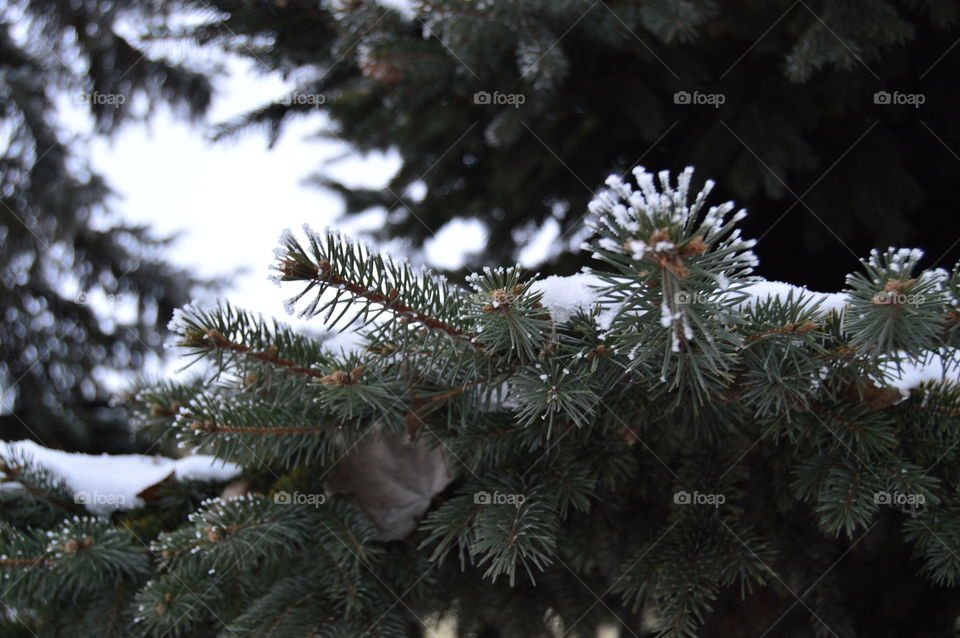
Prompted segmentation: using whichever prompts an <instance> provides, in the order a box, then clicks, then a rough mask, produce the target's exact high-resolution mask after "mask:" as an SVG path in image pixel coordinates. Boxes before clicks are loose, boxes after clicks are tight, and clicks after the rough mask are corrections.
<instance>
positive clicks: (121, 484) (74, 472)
mask: <svg viewBox="0 0 960 638" xmlns="http://www.w3.org/2000/svg"><path fill="white" fill-rule="evenodd" d="M0 456H2V457H3V458H6V459H10V458H17V459H21V458H25V459H27V460H29V461H31V462H32V463H33V464H35V465H37V466H39V467H43V468H45V469H46V470H47V471H49V472H50V473H51V474H54V475H56V476H58V477H60V478H62V479H63V481H64V483H66V485H67V487H68V488H69V489H70V490H72V491H73V492H74V499H75V501H76V502H77V503H80V504H83V505H84V506H85V507H86V508H87V511H89V512H90V513H91V514H95V515H97V516H109V515H110V513H111V512H114V511H117V510H129V509H136V508H138V507H143V505H144V504H145V503H144V500H143V499H141V498H139V497H138V496H137V494H139V493H140V492H142V491H143V490H144V489H146V488H148V487H150V486H151V485H156V484H157V483H159V482H160V481H162V480H164V479H165V478H167V477H168V476H170V475H171V474H172V475H173V477H174V478H175V479H176V480H180V481H184V480H189V479H193V480H197V481H227V480H229V479H231V478H233V477H235V476H237V475H238V474H239V473H240V472H241V471H242V468H241V467H240V466H239V465H236V464H234V463H229V462H227V461H223V460H221V459H218V458H216V457H214V456H208V455H196V456H188V457H185V458H182V459H169V458H166V457H162V456H146V455H143V454H117V455H109V454H101V455H95V454H79V453H71V452H64V451H62V450H51V449H49V448H45V447H43V446H42V445H39V444H37V443H35V442H33V441H14V442H7V441H0ZM19 487H20V484H19V483H6V484H3V485H2V489H18V488H19Z"/></svg>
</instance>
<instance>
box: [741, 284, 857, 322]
mask: <svg viewBox="0 0 960 638" xmlns="http://www.w3.org/2000/svg"><path fill="white" fill-rule="evenodd" d="M738 292H740V293H746V294H747V295H749V298H747V299H745V300H744V301H743V302H742V303H741V304H740V307H741V308H742V307H744V306H749V305H752V304H753V303H754V302H755V301H766V300H767V299H770V298H774V297H775V298H777V299H781V300H783V301H786V300H787V297H788V296H789V295H790V293H791V292H792V293H793V299H794V301H796V300H797V299H800V296H801V295H802V296H803V298H804V299H812V300H813V303H816V302H820V307H819V309H818V311H819V312H820V314H823V315H828V314H830V313H831V312H832V311H834V310H836V311H837V312H843V309H844V308H845V307H846V305H847V295H846V293H842V292H813V291H812V290H807V289H806V288H804V287H802V286H794V285H793V284H787V283H784V282H782V281H765V280H761V281H758V282H757V283H753V284H749V285H747V286H744V287H743V288H740V289H739V290H738Z"/></svg>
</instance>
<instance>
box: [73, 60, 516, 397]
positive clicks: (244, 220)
mask: <svg viewBox="0 0 960 638" xmlns="http://www.w3.org/2000/svg"><path fill="white" fill-rule="evenodd" d="M225 65H226V69H227V71H228V73H226V74H224V75H221V76H218V77H216V78H215V80H214V81H215V83H216V84H215V87H216V94H215V97H214V101H213V104H212V107H211V109H210V112H209V114H208V116H207V118H206V121H205V122H204V123H203V124H190V123H188V122H185V121H183V120H182V119H180V118H179V117H177V115H176V114H173V113H171V112H170V111H169V110H168V109H166V108H159V109H158V110H157V111H156V112H155V113H154V114H153V115H152V116H151V117H150V118H149V120H148V121H147V122H145V123H142V124H141V123H129V124H127V125H125V126H124V127H123V128H121V130H120V131H119V132H118V133H117V134H116V135H115V136H114V137H113V138H112V139H104V138H100V137H97V136H93V137H91V138H90V141H89V145H88V146H87V148H86V149H85V150H86V152H87V154H88V157H89V161H90V165H91V168H92V169H93V170H94V171H96V172H98V173H100V174H101V175H103V176H104V177H105V178H106V180H107V182H108V183H109V184H110V186H111V187H112V188H113V189H114V191H116V193H117V195H118V198H117V199H116V200H115V201H114V202H113V206H111V209H112V211H113V212H114V213H117V214H119V216H120V217H121V218H122V219H123V220H125V221H128V222H132V223H144V224H148V225H149V226H151V227H152V228H153V229H154V230H155V231H156V232H157V233H158V234H160V235H170V234H174V233H180V239H179V240H178V241H177V243H176V244H175V246H174V248H173V250H172V251H171V253H170V255H169V260H170V261H172V262H173V263H175V264H179V265H183V266H187V267H189V268H191V269H192V270H193V271H194V272H196V273H198V274H199V275H201V276H211V277H212V276H218V275H227V276H228V278H229V280H230V281H231V282H232V286H231V288H230V289H228V290H227V291H225V293H224V294H223V297H224V298H225V299H227V300H229V301H230V303H231V304H233V305H235V306H238V307H240V308H244V309H246V310H251V311H255V312H258V313H261V314H263V315H264V316H268V317H269V316H274V317H278V318H280V319H281V320H282V321H284V322H287V323H290V324H293V325H301V326H304V325H306V323H307V322H305V321H303V320H299V319H297V318H295V317H290V316H288V315H287V314H286V313H285V312H284V309H283V300H284V299H287V298H289V297H290V296H292V295H293V294H294V293H295V292H297V291H298V290H297V288H296V286H294V285H290V286H285V287H282V288H281V287H277V286H276V285H275V284H273V283H272V282H271V281H269V280H268V276H269V275H270V274H272V271H271V269H270V266H271V265H272V264H273V263H274V261H275V258H274V249H275V248H276V247H277V246H278V245H279V238H280V235H281V233H282V231H283V230H284V229H286V228H290V229H292V230H293V231H294V233H295V234H300V236H302V229H301V227H302V225H303V224H304V223H306V224H309V225H310V226H311V227H312V228H314V229H316V230H322V229H323V228H324V227H325V226H328V225H334V224H335V223H336V225H338V226H339V227H340V228H341V229H342V230H344V231H345V232H348V233H350V232H351V229H356V228H363V227H365V226H367V227H369V225H370V224H371V223H373V224H376V223H377V217H378V215H376V214H374V215H372V219H371V218H370V217H371V216H367V218H366V219H357V220H352V222H353V223H344V222H343V221H341V222H339V223H337V218H338V217H339V216H340V214H341V213H342V211H343V205H342V202H341V201H340V199H339V197H337V196H336V195H335V194H333V193H329V192H327V191H325V190H323V189H320V188H317V187H312V186H308V185H306V184H304V180H305V178H307V177H308V176H309V175H311V174H312V173H314V172H317V171H319V170H320V169H323V170H324V171H326V172H327V173H328V174H331V175H333V176H334V177H336V178H338V179H340V180H342V181H344V182H346V183H348V184H350V185H365V186H372V187H376V186H381V185H384V184H386V182H387V180H388V179H389V178H390V177H391V176H392V175H393V174H394V173H395V172H396V170H397V169H398V168H399V165H400V161H399V157H398V156H397V155H396V154H395V153H386V154H381V153H375V154H369V155H366V156H360V155H358V154H356V153H353V152H352V151H351V149H350V148H349V147H347V146H346V145H344V144H342V143H339V142H330V141H327V140H321V139H318V138H317V137H316V133H317V132H318V131H319V130H321V129H322V128H323V127H324V122H325V120H324V117H323V114H322V113H319V112H318V114H317V115H316V116H315V117H309V118H301V119H295V120H291V122H290V124H289V125H288V126H287V128H286V129H285V130H284V133H283V135H282V136H281V138H280V139H279V141H278V142H277V144H275V145H274V147H273V148H272V149H268V148H267V136H266V134H265V133H264V131H263V130H262V129H256V128H254V129H250V130H249V131H247V132H245V133H242V134H241V135H239V136H236V137H234V138H232V139H229V140H225V141H221V142H217V143H212V142H209V141H208V133H209V131H210V130H211V129H212V126H213V125H214V124H217V123H220V122H224V121H227V120H230V119H232V118H234V117H236V116H238V115H240V114H242V113H245V112H247V111H249V110H251V109H253V108H256V107H259V106H262V105H263V104H265V103H267V102H270V101H272V100H276V99H279V98H280V97H281V96H283V95H285V94H287V93H288V92H290V91H291V90H292V89H293V88H294V85H293V83H290V82H284V81H283V80H282V79H281V78H280V77H279V76H277V75H270V76H263V75H261V74H260V73H258V72H256V69H255V68H254V65H253V64H252V63H250V62H248V61H246V60H242V59H239V58H232V59H228V60H226V61H225ZM61 107H62V115H63V118H64V121H65V122H67V124H68V126H71V127H73V128H75V130H78V131H84V132H86V133H88V132H89V130H90V126H91V124H92V123H91V120H90V119H89V116H88V115H87V114H86V113H85V111H84V107H82V106H79V105H78V104H77V103H76V102H74V103H71V102H70V101H69V99H66V100H64V101H63V102H62V104H61ZM325 162H332V163H327V164H325ZM407 201H408V203H412V202H411V200H410V199H407ZM484 241H485V237H484V232H483V229H482V225H480V224H479V223H476V222H460V221H458V222H453V223H451V224H449V225H448V226H447V227H445V228H443V229H439V232H438V233H437V235H436V237H435V238H434V239H432V240H430V241H428V243H427V245H426V246H425V254H426V257H427V260H428V261H429V262H431V263H433V264H436V265H438V266H441V267H448V268H455V267H458V266H459V265H461V264H462V260H463V256H464V255H465V254H466V253H468V252H472V251H476V250H479V249H481V248H482V246H483V243H484ZM533 258H535V256H534V257H533ZM203 301H211V302H212V301H213V300H212V299H211V300H203ZM92 303H93V304H94V307H97V308H98V310H99V309H102V310H103V311H104V312H105V313H106V314H107V315H112V316H114V317H116V318H117V319H118V320H120V321H122V320H123V317H124V315H125V314H128V313H130V312H132V311H133V308H132V306H130V307H126V308H125V307H123V306H124V305H123V304H121V305H119V306H118V305H117V304H113V307H109V306H110V304H105V303H102V302H98V301H97V300H93V301H92ZM310 325H311V327H313V328H321V326H320V325H318V323H317V320H314V321H313V322H312V323H311V324H310ZM148 367H149V366H148ZM176 368H177V365H176V361H173V362H171V365H168V366H167V369H166V372H165V374H169V373H171V372H172V371H173V370H175V369H176ZM101 378H103V379H104V381H106V382H107V383H108V385H110V386H111V387H113V388H114V389H117V390H119V389H122V388H121V386H122V385H123V384H124V380H122V379H119V378H115V377H114V376H113V375H111V374H106V375H104V376H103V377H101Z"/></svg>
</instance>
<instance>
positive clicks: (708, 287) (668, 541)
mask: <svg viewBox="0 0 960 638" xmlns="http://www.w3.org/2000/svg"><path fill="white" fill-rule="evenodd" d="M634 176H635V178H636V185H633V184H631V183H628V182H627V181H624V180H623V179H622V178H619V177H611V178H610V179H609V180H608V181H607V187H606V188H605V189H603V190H602V191H601V192H600V193H599V195H598V196H597V197H596V198H595V199H594V201H593V203H592V204H591V206H590V211H589V213H590V216H589V219H588V222H587V223H588V224H589V227H590V229H591V232H592V238H591V239H590V240H589V242H588V245H586V246H585V248H586V249H587V250H590V251H591V252H592V254H593V256H594V258H595V260H596V261H597V262H598V263H600V264H602V267H600V268H598V269H596V270H588V271H585V272H582V273H579V274H577V275H573V276H570V277H548V278H546V279H540V278H539V277H538V276H536V275H530V274H529V273H526V272H524V271H523V270H522V269H521V268H519V267H515V268H499V269H486V270H484V271H483V272H480V273H477V274H476V275H474V276H473V277H471V278H470V279H469V282H468V286H467V287H461V286H456V285H453V284H451V283H450V282H448V281H447V280H445V279H444V278H443V277H442V276H438V275H435V274H433V273H431V272H429V271H426V270H421V269H417V268H415V267H413V266H411V265H409V264H407V263H404V262H399V261H396V260H393V259H390V258H388V257H385V256H383V255H378V254H375V253H371V252H370V251H369V250H368V249H367V248H366V247H364V246H363V245H360V244H357V243H353V242H351V241H350V240H349V239H347V238H345V237H343V236H342V235H340V234H338V233H336V232H329V231H328V232H325V233H323V234H319V233H314V232H311V231H309V230H308V231H307V232H306V235H305V237H304V238H303V239H298V238H296V237H295V236H293V235H292V234H289V233H288V234H285V235H284V237H283V238H282V240H281V248H280V250H279V251H278V263H277V265H276V269H277V280H278V282H279V283H284V282H289V283H299V284H300V285H301V286H302V289H301V290H300V291H299V292H298V293H297V294H296V295H295V296H294V297H293V298H292V299H291V301H290V303H289V308H290V309H291V310H299V312H300V314H301V315H303V316H306V317H319V318H321V320H322V322H323V326H324V327H327V328H337V329H340V330H347V329H352V330H357V331H359V332H360V334H361V335H362V336H363V346H362V347H358V348H353V349H340V350H335V349H333V348H330V347H327V346H326V345H325V344H324V342H323V340H321V339H315V338H312V337H308V336H305V335H302V334H298V333H296V332H294V331H292V330H291V329H290V328H287V327H285V326H283V325H280V324H278V323H273V324H268V323H266V322H265V321H263V320H262V319H260V318H257V317H254V316H252V315H250V314H248V313H245V312H242V311H239V310H237V309H234V308H232V307H231V306H229V305H226V304H224V305H221V306H218V307H215V308H212V309H202V308H199V307H196V306H190V307H187V308H185V309H183V310H182V311H180V312H178V313H177V316H176V317H175V319H174V321H173V322H172V327H173V328H174V331H175V332H176V334H177V336H178V337H177V338H178V343H179V345H180V346H182V347H183V348H184V349H185V350H187V352H188V354H189V355H192V356H193V357H196V358H198V359H202V360H204V361H206V362H207V363H208V364H209V370H210V371H211V373H212V374H209V375H207V376H206V377H200V378H198V379H197V380H195V381H191V382H188V383H182V384H178V383H165V384H161V385H159V386H155V387H149V388H142V389H141V391H140V393H139V395H138V396H139V398H140V400H141V402H142V406H141V408H140V409H139V412H138V416H139V420H140V421H141V422H142V424H143V426H144V427H148V428H151V429H152V431H156V432H159V433H161V434H162V435H164V436H174V437H176V438H178V439H179V441H180V445H181V446H182V447H184V448H189V449H190V450H192V451H194V452H198V453H200V452H202V453H205V454H212V455H214V456H215V457H218V458H221V459H223V460H225V461H229V462H232V463H236V464H239V465H241V466H243V467H245V468H246V470H245V474H246V476H245V478H246V480H247V481H248V487H247V488H245V489H244V490H242V492H244V493H242V494H241V495H240V496H234V497H227V496H224V495H222V496H220V497H217V496H216V495H215V494H209V493H206V494H202V489H201V488H199V487H197V488H196V489H195V490H193V491H191V490H188V489H186V488H185V487H184V486H182V485H181V486H179V487H174V486H169V487H168V489H169V492H164V493H162V498H159V499H158V500H155V501H153V502H149V503H147V506H146V507H145V508H141V509H138V510H134V511H129V512H117V513H114V514H113V515H112V517H111V518H109V519H104V518H101V519H97V518H91V517H89V516H83V515H81V514H80V513H77V512H76V511H73V510H72V509H71V508H69V507H66V508H65V507H64V505H63V503H64V502H65V501H66V502H68V503H69V493H67V494H66V495H65V494H64V493H63V492H64V490H65V489H66V488H65V486H64V485H63V484H62V483H57V482H56V481H55V480H53V479H51V477H50V476H49V475H48V474H46V473H45V472H44V470H43V468H42V467H36V468H33V469H30V468H28V467H25V465H29V464H28V463H27V464H25V463H24V462H23V461H22V460H21V462H20V464H19V465H18V467H17V470H16V473H15V476H16V481H17V482H18V483H17V484H16V485H18V486H21V487H23V488H25V489H5V490H0V498H2V499H3V503H4V505H5V507H4V509H2V510H0V530H2V531H3V535H2V537H0V538H2V548H0V552H2V555H0V573H2V574H3V576H2V580H0V587H2V590H0V592H2V598H3V600H4V603H5V605H6V612H5V621H4V622H6V624H7V626H8V627H9V628H10V631H15V630H16V629H15V628H17V627H26V628H27V629H28V632H29V633H32V634H34V635H37V636H45V635H50V636H54V635H62V633H60V632H62V631H63V630H64V628H65V627H83V631H84V634H83V635H92V634H93V633H94V632H100V633H105V634H108V635H114V636H116V635H123V636H154V637H158V638H159V637H161V636H208V635H209V636H224V637H241V636H243V637H245V636H277V637H281V638H286V637H291V638H293V637H304V636H361V635H364V636H366V635H369V636H397V637H400V636H424V635H428V630H427V629H426V627H427V626H428V625H431V623H434V622H435V621H436V620H437V619H438V618H440V617H444V616H449V617H452V618H455V620H456V625H457V632H458V634H459V635H461V636H481V635H482V636H503V637H507V636H591V635H596V632H597V631H598V629H599V628H601V627H604V626H609V625H613V626H616V627H619V628H620V632H621V635H636V636H641V635H665V636H727V635H745V636H762V635H789V636H793V635H811V633H812V634H813V635H817V636H894V635H907V634H914V635H917V634H916V632H917V631H920V630H919V628H920V627H922V629H923V632H925V635H942V636H947V635H953V634H952V633H951V632H952V631H954V627H955V625H956V622H957V620H958V618H960V596H958V595H957V591H956V586H957V579H958V576H960V557H958V549H957V548H958V545H960V496H958V494H960V489H958V488H960V460H958V455H957V452H956V448H957V444H958V443H960V434H958V429H957V426H958V416H960V389H958V368H957V363H956V361H955V359H956V351H957V350H956V349H957V340H958V336H957V327H958V325H960V322H958V317H960V315H958V282H960V279H958V271H957V268H956V267H954V269H953V271H952V272H947V271H946V270H929V271H924V272H918V271H917V263H918V261H919V258H920V252H919V251H917V250H897V249H892V248H891V249H889V250H887V251H885V252H874V253H873V254H871V255H870V256H869V257H868V258H866V259H864V260H863V270H862V272H860V273H855V274H852V275H850V276H849V277H848V279H847V284H848V285H847V289H846V290H844V291H842V292H840V293H835V294H830V295H826V294H821V293H815V292H811V291H808V290H805V289H803V288H798V287H794V286H790V285H788V284H781V283H776V282H766V281H763V280H759V279H757V278H756V277H754V276H753V275H752V274H751V273H752V270H753V268H754V266H755V265H756V258H755V257H754V255H753V253H752V252H751V248H752V246H753V242H752V241H749V240H745V239H743V238H741V236H740V232H739V230H738V229H737V227H736V225H737V223H738V222H739V221H740V219H742V217H743V215H744V213H743V212H742V211H741V212H738V213H735V214H732V213H733V211H734V207H733V205H732V204H731V203H726V204H721V205H713V206H711V205H708V203H707V198H708V195H709V192H710V189H711V188H712V183H711V182H709V181H708V182H706V184H705V186H704V188H703V189H702V190H701V191H700V192H698V193H697V194H695V195H693V194H692V193H691V184H692V181H693V173H692V170H691V169H687V170H685V171H684V172H682V173H681V174H680V175H679V176H678V178H677V180H676V182H673V181H672V180H671V178H670V176H669V175H668V174H667V173H666V172H662V173H659V174H658V175H652V174H650V173H647V172H646V171H644V170H642V169H638V170H636V171H635V172H634ZM374 443H376V444H374ZM371 449H375V450H376V453H375V454H372V453H371V452H370V450H371ZM5 463H6V464H5V465H4V466H3V467H2V468H0V469H2V471H3V472H4V476H5V477H6V479H4V480H5V481H7V482H10V481H12V480H13V478H14V475H13V474H11V472H10V462H9V461H6V462H5ZM345 473H346V474H347V475H348V476H345ZM235 493H236V490H232V491H231V494H235ZM203 496H206V497H208V498H205V499H204V498H202V497H203ZM211 496H212V497H213V498H209V497H211ZM65 510H70V511H65ZM411 530H412V531H411ZM890 591H897V592H898V593H899V594H901V597H900V598H899V600H900V601H901V602H900V606H899V607H897V606H894V605H891V604H884V602H883V601H884V600H885V598H884V597H885V596H888V595H889V592H890ZM732 632H736V633H732ZM923 632H922V633H923ZM4 635H6V634H4ZM11 635H13V634H11Z"/></svg>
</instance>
